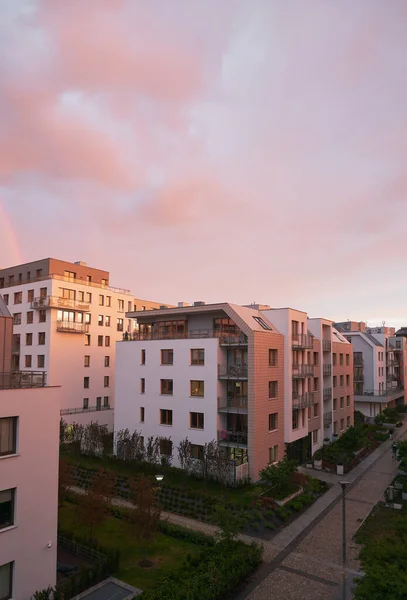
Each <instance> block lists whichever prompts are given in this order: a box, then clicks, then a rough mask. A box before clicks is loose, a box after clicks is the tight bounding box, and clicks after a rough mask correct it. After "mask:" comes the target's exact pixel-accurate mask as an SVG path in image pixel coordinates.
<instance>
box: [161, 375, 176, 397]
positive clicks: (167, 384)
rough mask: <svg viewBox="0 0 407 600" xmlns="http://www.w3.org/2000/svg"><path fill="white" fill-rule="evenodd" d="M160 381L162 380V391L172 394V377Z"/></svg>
mask: <svg viewBox="0 0 407 600" xmlns="http://www.w3.org/2000/svg"><path fill="white" fill-rule="evenodd" d="M160 382H161V387H160V390H161V391H160V393H161V394H169V395H172V392H173V385H172V379H161V380H160Z"/></svg>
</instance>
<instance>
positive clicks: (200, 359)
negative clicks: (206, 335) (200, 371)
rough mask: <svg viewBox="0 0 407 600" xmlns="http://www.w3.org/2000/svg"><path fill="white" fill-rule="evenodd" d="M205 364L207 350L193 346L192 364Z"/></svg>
mask: <svg viewBox="0 0 407 600" xmlns="http://www.w3.org/2000/svg"><path fill="white" fill-rule="evenodd" d="M204 364H205V350H204V349H203V348H193V349H192V350H191V365H204Z"/></svg>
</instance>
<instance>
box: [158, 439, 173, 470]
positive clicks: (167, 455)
mask: <svg viewBox="0 0 407 600" xmlns="http://www.w3.org/2000/svg"><path fill="white" fill-rule="evenodd" d="M159 444H160V458H161V466H162V467H170V466H171V463H172V448H173V444H172V440H171V437H169V438H166V437H162V438H159Z"/></svg>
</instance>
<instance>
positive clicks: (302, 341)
mask: <svg viewBox="0 0 407 600" xmlns="http://www.w3.org/2000/svg"><path fill="white" fill-rule="evenodd" d="M313 345H314V338H313V337H312V335H308V334H305V333H297V334H293V339H292V347H293V348H304V349H310V348H312V347H313Z"/></svg>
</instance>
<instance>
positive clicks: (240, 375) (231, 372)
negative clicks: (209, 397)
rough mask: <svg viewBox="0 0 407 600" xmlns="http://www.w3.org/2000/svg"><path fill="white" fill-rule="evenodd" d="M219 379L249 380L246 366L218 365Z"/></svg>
mask: <svg viewBox="0 0 407 600" xmlns="http://www.w3.org/2000/svg"><path fill="white" fill-rule="evenodd" d="M218 377H219V379H247V366H246V365H218Z"/></svg>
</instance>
